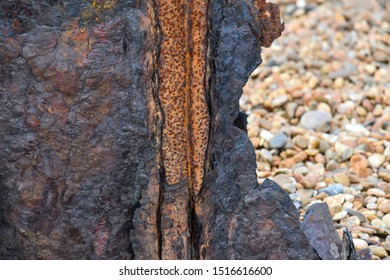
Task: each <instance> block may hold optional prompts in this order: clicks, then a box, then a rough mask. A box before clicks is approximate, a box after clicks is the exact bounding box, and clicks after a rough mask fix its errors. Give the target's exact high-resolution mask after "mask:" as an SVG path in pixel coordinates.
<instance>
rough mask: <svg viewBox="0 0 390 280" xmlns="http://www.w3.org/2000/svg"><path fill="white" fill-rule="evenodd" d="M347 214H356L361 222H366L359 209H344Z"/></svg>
mask: <svg viewBox="0 0 390 280" xmlns="http://www.w3.org/2000/svg"><path fill="white" fill-rule="evenodd" d="M346 211H347V212H348V214H349V215H353V216H356V217H357V218H358V219H359V221H360V222H361V223H367V218H366V216H364V215H363V214H362V213H360V212H359V211H356V210H353V209H346Z"/></svg>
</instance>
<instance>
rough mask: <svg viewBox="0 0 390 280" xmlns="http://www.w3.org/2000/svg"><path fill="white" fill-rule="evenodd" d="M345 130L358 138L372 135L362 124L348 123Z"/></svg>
mask: <svg viewBox="0 0 390 280" xmlns="http://www.w3.org/2000/svg"><path fill="white" fill-rule="evenodd" d="M344 129H345V130H346V131H347V132H349V133H351V134H353V135H356V136H368V135H370V132H369V131H368V130H367V129H366V128H365V127H364V126H363V125H361V124H350V123H347V124H345V126H344Z"/></svg>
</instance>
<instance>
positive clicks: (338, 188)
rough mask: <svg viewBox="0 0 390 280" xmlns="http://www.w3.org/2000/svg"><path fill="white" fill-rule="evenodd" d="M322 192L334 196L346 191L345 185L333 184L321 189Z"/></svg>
mask: <svg viewBox="0 0 390 280" xmlns="http://www.w3.org/2000/svg"><path fill="white" fill-rule="evenodd" d="M319 192H320V193H323V192H324V193H327V194H328V195H329V196H333V195H336V194H339V193H343V192H344V187H343V185H341V184H331V185H329V186H328V187H326V188H323V189H321V190H320V191H319Z"/></svg>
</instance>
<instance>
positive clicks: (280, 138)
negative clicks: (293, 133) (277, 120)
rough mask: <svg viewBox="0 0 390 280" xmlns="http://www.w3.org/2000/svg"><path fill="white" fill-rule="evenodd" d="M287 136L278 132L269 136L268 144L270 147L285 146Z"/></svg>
mask: <svg viewBox="0 0 390 280" xmlns="http://www.w3.org/2000/svg"><path fill="white" fill-rule="evenodd" d="M287 141H288V137H287V136H286V134H284V133H278V134H276V135H275V136H274V137H272V138H271V140H270V142H269V146H270V148H271V149H281V148H283V147H284V146H286V144H287Z"/></svg>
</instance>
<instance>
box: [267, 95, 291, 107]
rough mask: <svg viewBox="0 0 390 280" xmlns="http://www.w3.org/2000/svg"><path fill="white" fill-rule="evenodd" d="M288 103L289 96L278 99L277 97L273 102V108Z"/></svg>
mask: <svg viewBox="0 0 390 280" xmlns="http://www.w3.org/2000/svg"><path fill="white" fill-rule="evenodd" d="M287 101H288V96H287V95H281V96H278V97H276V98H275V99H273V100H272V103H271V105H272V108H277V107H281V106H283V105H284V104H286V103H287Z"/></svg>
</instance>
